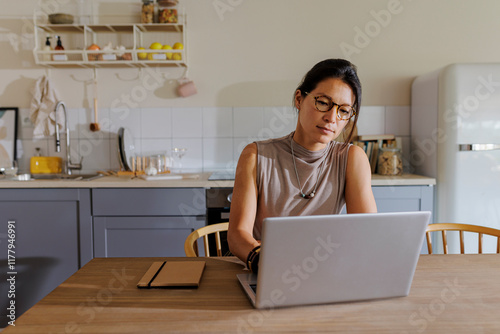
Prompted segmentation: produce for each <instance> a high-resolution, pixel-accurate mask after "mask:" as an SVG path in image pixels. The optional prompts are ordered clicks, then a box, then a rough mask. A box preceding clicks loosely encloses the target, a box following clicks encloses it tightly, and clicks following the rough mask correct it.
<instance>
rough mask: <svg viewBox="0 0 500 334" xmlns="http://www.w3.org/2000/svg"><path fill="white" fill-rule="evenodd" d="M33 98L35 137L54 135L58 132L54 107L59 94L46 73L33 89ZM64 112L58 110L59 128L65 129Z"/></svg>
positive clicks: (31, 112) (31, 108) (31, 116)
mask: <svg viewBox="0 0 500 334" xmlns="http://www.w3.org/2000/svg"><path fill="white" fill-rule="evenodd" d="M32 94H33V98H32V100H31V106H30V119H31V121H32V122H33V124H34V125H35V128H34V129H33V137H34V138H41V137H46V136H52V135H54V133H55V132H56V121H55V120H56V113H55V112H54V108H55V107H56V104H57V102H58V101H59V98H58V94H57V92H56V90H55V88H54V86H53V85H52V84H51V82H50V80H49V79H48V78H47V77H46V76H45V75H44V76H42V77H41V78H39V79H38V80H37V81H36V83H35V87H34V88H33V90H32ZM64 123H65V119H64V112H63V110H62V108H59V110H58V111H57V124H58V126H59V130H60V131H62V130H64Z"/></svg>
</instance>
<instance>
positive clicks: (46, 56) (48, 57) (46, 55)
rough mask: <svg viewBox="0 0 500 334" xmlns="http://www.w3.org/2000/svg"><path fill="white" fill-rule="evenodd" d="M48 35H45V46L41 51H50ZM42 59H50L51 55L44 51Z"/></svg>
mask: <svg viewBox="0 0 500 334" xmlns="http://www.w3.org/2000/svg"><path fill="white" fill-rule="evenodd" d="M50 38H51V37H50V36H47V40H46V41H45V46H44V47H43V49H42V51H51V50H52V47H51V46H50ZM42 59H43V61H50V59H51V57H50V54H48V53H44V54H43V55H42Z"/></svg>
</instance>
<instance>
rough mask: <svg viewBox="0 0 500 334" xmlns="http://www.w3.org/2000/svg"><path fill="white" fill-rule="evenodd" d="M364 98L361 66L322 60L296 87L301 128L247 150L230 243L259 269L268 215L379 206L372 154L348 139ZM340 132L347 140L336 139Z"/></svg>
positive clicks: (354, 210)
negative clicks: (359, 75) (263, 227)
mask: <svg viewBox="0 0 500 334" xmlns="http://www.w3.org/2000/svg"><path fill="white" fill-rule="evenodd" d="M360 105H361V83H360V81H359V78H358V76H357V73H356V67H355V66H354V65H353V64H351V63H350V62H349V61H347V60H343V59H327V60H324V61H321V62H319V63H318V64H316V65H315V66H314V67H313V68H312V69H311V70H310V71H309V72H308V73H307V74H306V75H305V77H304V79H303V80H302V83H301V84H300V85H299V87H297V89H296V90H295V95H294V106H295V108H296V109H297V111H298V119H297V126H296V129H295V131H294V132H292V133H290V134H289V135H287V136H285V137H282V138H277V139H270V140H264V141H258V142H254V143H251V144H249V145H248V146H246V147H245V149H244V150H243V152H242V153H241V156H240V159H239V161H238V166H237V168H236V177H235V182H234V189H233V198H232V203H231V213H230V218H229V231H228V243H229V248H230V250H231V252H232V253H233V254H234V255H236V256H237V257H238V258H240V259H241V260H242V261H244V262H245V263H246V264H247V267H249V269H250V270H252V271H253V272H256V271H257V268H258V259H259V251H260V239H261V229H262V221H263V220H264V218H267V217H284V216H305V215H325V214H338V213H340V211H341V210H342V208H343V206H344V204H345V205H346V209H347V213H368V212H376V211H377V207H376V204H375V199H374V197H373V193H372V189H371V169H370V164H369V162H368V158H367V156H366V154H365V152H364V151H363V150H362V149H361V148H360V147H358V146H355V145H352V144H349V142H350V140H351V137H352V134H353V130H354V127H355V125H356V123H357V120H358V117H359V109H360ZM348 124H349V126H347V125H348ZM344 132H345V133H344ZM341 134H342V135H343V137H344V138H345V143H343V142H337V141H335V139H337V137H339V135H341Z"/></svg>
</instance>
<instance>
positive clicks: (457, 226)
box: [426, 223, 500, 254]
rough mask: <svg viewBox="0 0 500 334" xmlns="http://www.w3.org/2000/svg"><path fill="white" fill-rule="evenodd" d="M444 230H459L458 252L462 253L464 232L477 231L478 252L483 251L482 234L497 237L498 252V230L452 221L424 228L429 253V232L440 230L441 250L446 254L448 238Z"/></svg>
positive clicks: (430, 245) (499, 235)
mask: <svg viewBox="0 0 500 334" xmlns="http://www.w3.org/2000/svg"><path fill="white" fill-rule="evenodd" d="M446 231H459V232H460V253H461V254H464V249H465V247H464V232H475V233H478V234H479V235H478V253H479V254H482V253H483V234H487V235H491V236H494V237H497V253H499V254H500V230H497V229H494V228H490V227H484V226H478V225H468V224H453V223H439V224H429V225H428V226H427V230H426V238H427V250H428V251H429V254H432V242H431V232H441V234H442V237H443V250H444V254H448V239H447V237H446Z"/></svg>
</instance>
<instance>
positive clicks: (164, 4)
mask: <svg viewBox="0 0 500 334" xmlns="http://www.w3.org/2000/svg"><path fill="white" fill-rule="evenodd" d="M176 5H177V1H172V0H168V1H164V0H158V23H177V9H176V8H175V6H176Z"/></svg>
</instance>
